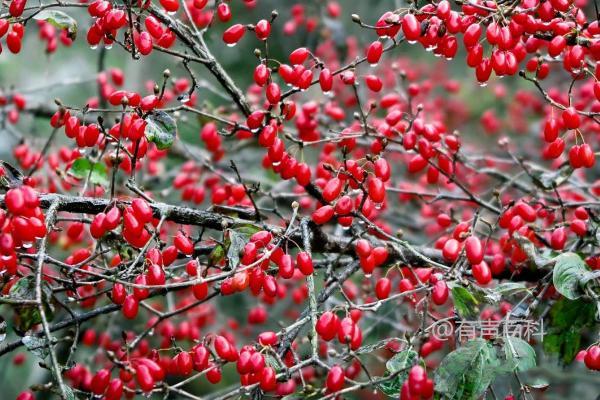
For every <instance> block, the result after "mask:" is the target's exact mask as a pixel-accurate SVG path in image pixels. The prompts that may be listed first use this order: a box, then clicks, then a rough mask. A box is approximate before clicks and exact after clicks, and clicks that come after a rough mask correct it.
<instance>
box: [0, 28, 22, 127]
mask: <svg viewBox="0 0 600 400" xmlns="http://www.w3.org/2000/svg"><path fill="white" fill-rule="evenodd" d="M2 21H4V20H0V29H1V24H2ZM0 33H1V31H0ZM0 37H1V35H0ZM9 103H12V104H13V105H14V107H11V108H8V110H6V120H7V121H8V122H9V123H11V124H16V123H17V122H19V112H20V111H23V110H24V109H25V106H26V105H27V100H26V99H25V96H23V95H22V94H20V93H13V94H12V95H10V96H5V95H3V94H0V107H2V108H4V107H7V106H8V104H9Z"/></svg>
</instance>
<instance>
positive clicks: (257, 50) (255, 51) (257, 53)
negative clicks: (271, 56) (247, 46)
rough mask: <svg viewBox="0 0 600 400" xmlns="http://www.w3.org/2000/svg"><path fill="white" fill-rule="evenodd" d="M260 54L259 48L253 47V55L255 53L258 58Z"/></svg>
mask: <svg viewBox="0 0 600 400" xmlns="http://www.w3.org/2000/svg"><path fill="white" fill-rule="evenodd" d="M261 54H262V53H261V51H260V49H254V55H255V56H256V57H257V58H260V56H261Z"/></svg>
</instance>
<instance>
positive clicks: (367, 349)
mask: <svg viewBox="0 0 600 400" xmlns="http://www.w3.org/2000/svg"><path fill="white" fill-rule="evenodd" d="M390 342H396V343H406V340H404V339H400V338H397V337H391V338H386V339H383V340H380V341H378V342H376V343H373V344H366V345H364V346H361V347H359V348H358V349H356V350H355V351H354V354H355V355H361V354H370V353H372V352H374V351H376V350H379V349H382V348H384V347H385V346H387V345H388V343H390Z"/></svg>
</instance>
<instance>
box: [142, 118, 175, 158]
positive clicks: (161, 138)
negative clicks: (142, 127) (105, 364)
mask: <svg viewBox="0 0 600 400" xmlns="http://www.w3.org/2000/svg"><path fill="white" fill-rule="evenodd" d="M146 122H147V125H146V139H148V141H149V142H152V143H154V144H156V147H157V148H158V149H159V150H166V149H168V148H170V147H171V146H172V145H173V143H174V142H175V137H176V136H177V123H176V122H175V120H174V119H173V117H171V116H170V115H169V114H167V113H166V112H164V111H153V112H152V113H151V114H150V115H148V118H146Z"/></svg>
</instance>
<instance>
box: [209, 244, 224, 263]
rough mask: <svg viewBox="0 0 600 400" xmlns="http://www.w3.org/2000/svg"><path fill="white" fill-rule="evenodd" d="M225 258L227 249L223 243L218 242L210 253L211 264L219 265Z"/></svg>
mask: <svg viewBox="0 0 600 400" xmlns="http://www.w3.org/2000/svg"><path fill="white" fill-rule="evenodd" d="M224 258H225V249H224V248H223V246H222V245H220V244H217V245H216V246H215V247H214V248H213V249H212V251H211V252H210V255H209V256H208V261H209V263H210V265H217V264H218V263H220V262H221V261H222V260H223V259H224Z"/></svg>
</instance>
